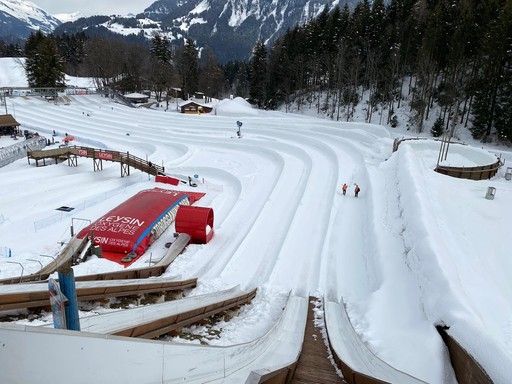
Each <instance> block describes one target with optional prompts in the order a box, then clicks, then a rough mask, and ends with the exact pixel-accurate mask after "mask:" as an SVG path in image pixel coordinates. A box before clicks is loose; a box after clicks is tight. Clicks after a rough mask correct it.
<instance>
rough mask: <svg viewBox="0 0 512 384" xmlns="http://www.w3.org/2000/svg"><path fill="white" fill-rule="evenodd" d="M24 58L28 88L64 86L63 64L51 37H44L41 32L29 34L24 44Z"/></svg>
mask: <svg viewBox="0 0 512 384" xmlns="http://www.w3.org/2000/svg"><path fill="white" fill-rule="evenodd" d="M25 56H26V62H25V66H26V68H25V70H26V73H27V80H28V84H29V86H31V87H34V88H55V87H61V86H63V85H64V62H63V60H62V59H61V57H60V55H59V51H58V49H57V44H56V42H55V39H54V38H53V37H52V36H45V35H44V34H43V33H42V32H41V31H37V32H36V33H33V34H31V35H30V36H29V37H28V39H27V43H26V44H25Z"/></svg>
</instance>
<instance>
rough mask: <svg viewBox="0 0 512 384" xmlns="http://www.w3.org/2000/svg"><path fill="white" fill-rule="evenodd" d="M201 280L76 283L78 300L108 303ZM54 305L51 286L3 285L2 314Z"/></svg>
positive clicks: (0, 289)
mask: <svg viewBox="0 0 512 384" xmlns="http://www.w3.org/2000/svg"><path fill="white" fill-rule="evenodd" d="M196 284H197V279H195V278H194V279H187V280H176V278H159V279H136V280H109V281H84V282H77V283H76V294H77V299H78V301H96V300H105V299H108V298H111V297H127V296H138V295H142V294H147V293H156V292H161V293H168V292H172V291H183V290H184V289H186V288H193V287H195V286H196ZM46 306H50V296H49V294H48V284H47V283H37V284H34V283H30V284H16V285H4V286H0V311H5V310H11V309H20V308H36V307H46Z"/></svg>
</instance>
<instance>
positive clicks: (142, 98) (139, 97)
mask: <svg viewBox="0 0 512 384" xmlns="http://www.w3.org/2000/svg"><path fill="white" fill-rule="evenodd" d="M124 97H125V99H127V100H129V101H130V102H131V103H134V104H139V103H141V104H142V103H147V102H148V101H149V96H148V95H144V94H143V93H130V94H128V95H124Z"/></svg>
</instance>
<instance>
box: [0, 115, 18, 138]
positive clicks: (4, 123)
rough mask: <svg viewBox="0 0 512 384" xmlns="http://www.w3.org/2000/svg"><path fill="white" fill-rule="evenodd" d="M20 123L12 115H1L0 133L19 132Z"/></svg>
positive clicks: (10, 133)
mask: <svg viewBox="0 0 512 384" xmlns="http://www.w3.org/2000/svg"><path fill="white" fill-rule="evenodd" d="M19 127H20V123H18V122H17V121H16V119H15V118H14V117H12V115H0V135H13V134H18V132H19Z"/></svg>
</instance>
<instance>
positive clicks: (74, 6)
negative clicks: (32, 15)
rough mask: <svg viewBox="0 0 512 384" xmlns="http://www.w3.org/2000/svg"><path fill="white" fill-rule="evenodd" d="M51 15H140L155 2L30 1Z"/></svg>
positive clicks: (116, 0)
mask: <svg viewBox="0 0 512 384" xmlns="http://www.w3.org/2000/svg"><path fill="white" fill-rule="evenodd" d="M31 1H32V2H33V3H34V4H36V5H37V6H39V7H40V8H42V9H44V10H45V11H46V12H48V13H49V14H51V15H55V14H59V13H73V12H77V11H79V12H80V13H81V14H83V15H84V16H91V15H126V14H128V13H135V14H136V13H140V12H142V11H144V9H146V8H147V7H148V6H150V5H151V4H153V3H154V2H155V1H156V0H115V1H114V0H110V1H109V0H66V1H62V0H31Z"/></svg>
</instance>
